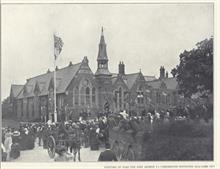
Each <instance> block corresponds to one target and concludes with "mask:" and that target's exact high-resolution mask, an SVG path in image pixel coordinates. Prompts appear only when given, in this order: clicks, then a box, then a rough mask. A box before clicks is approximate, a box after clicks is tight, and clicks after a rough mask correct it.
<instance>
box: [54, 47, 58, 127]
mask: <svg viewBox="0 0 220 169" xmlns="http://www.w3.org/2000/svg"><path fill="white" fill-rule="evenodd" d="M56 101H57V100H56V56H55V48H54V122H55V123H56V122H57V110H56V109H57V108H56V107H57V104H56Z"/></svg>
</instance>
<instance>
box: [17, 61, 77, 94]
mask: <svg viewBox="0 0 220 169" xmlns="http://www.w3.org/2000/svg"><path fill="white" fill-rule="evenodd" d="M80 66H81V62H80V63H77V64H74V65H69V66H67V67H64V68H61V69H58V70H57V71H56V79H57V81H56V91H57V93H64V92H65V90H66V88H67V87H68V85H69V83H70V82H71V80H72V79H73V77H74V76H75V75H76V73H77V72H78V70H79V68H80ZM53 77H54V71H52V72H49V73H45V74H42V75H39V76H36V77H33V78H30V79H28V80H27V82H26V84H25V88H26V91H27V97H32V96H34V88H35V85H36V83H38V85H39V88H40V94H39V95H40V96H43V95H47V94H48V88H49V84H50V81H51V80H53ZM23 90H24V89H23ZM18 98H23V93H22V92H21V93H20V94H19V96H18Z"/></svg>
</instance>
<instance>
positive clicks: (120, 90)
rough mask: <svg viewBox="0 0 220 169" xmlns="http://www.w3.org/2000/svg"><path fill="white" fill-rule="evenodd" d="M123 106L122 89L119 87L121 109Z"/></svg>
mask: <svg viewBox="0 0 220 169" xmlns="http://www.w3.org/2000/svg"><path fill="white" fill-rule="evenodd" d="M121 108H122V89H121V88H119V109H121Z"/></svg>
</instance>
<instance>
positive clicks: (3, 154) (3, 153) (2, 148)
mask: <svg viewBox="0 0 220 169" xmlns="http://www.w3.org/2000/svg"><path fill="white" fill-rule="evenodd" d="M1 152H2V154H1V155H2V161H6V159H7V153H6V149H5V146H4V144H3V143H1Z"/></svg>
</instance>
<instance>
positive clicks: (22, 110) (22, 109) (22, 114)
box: [20, 99, 24, 117]
mask: <svg viewBox="0 0 220 169" xmlns="http://www.w3.org/2000/svg"><path fill="white" fill-rule="evenodd" d="M20 103H21V117H23V116H24V108H23V99H21V100H20Z"/></svg>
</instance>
